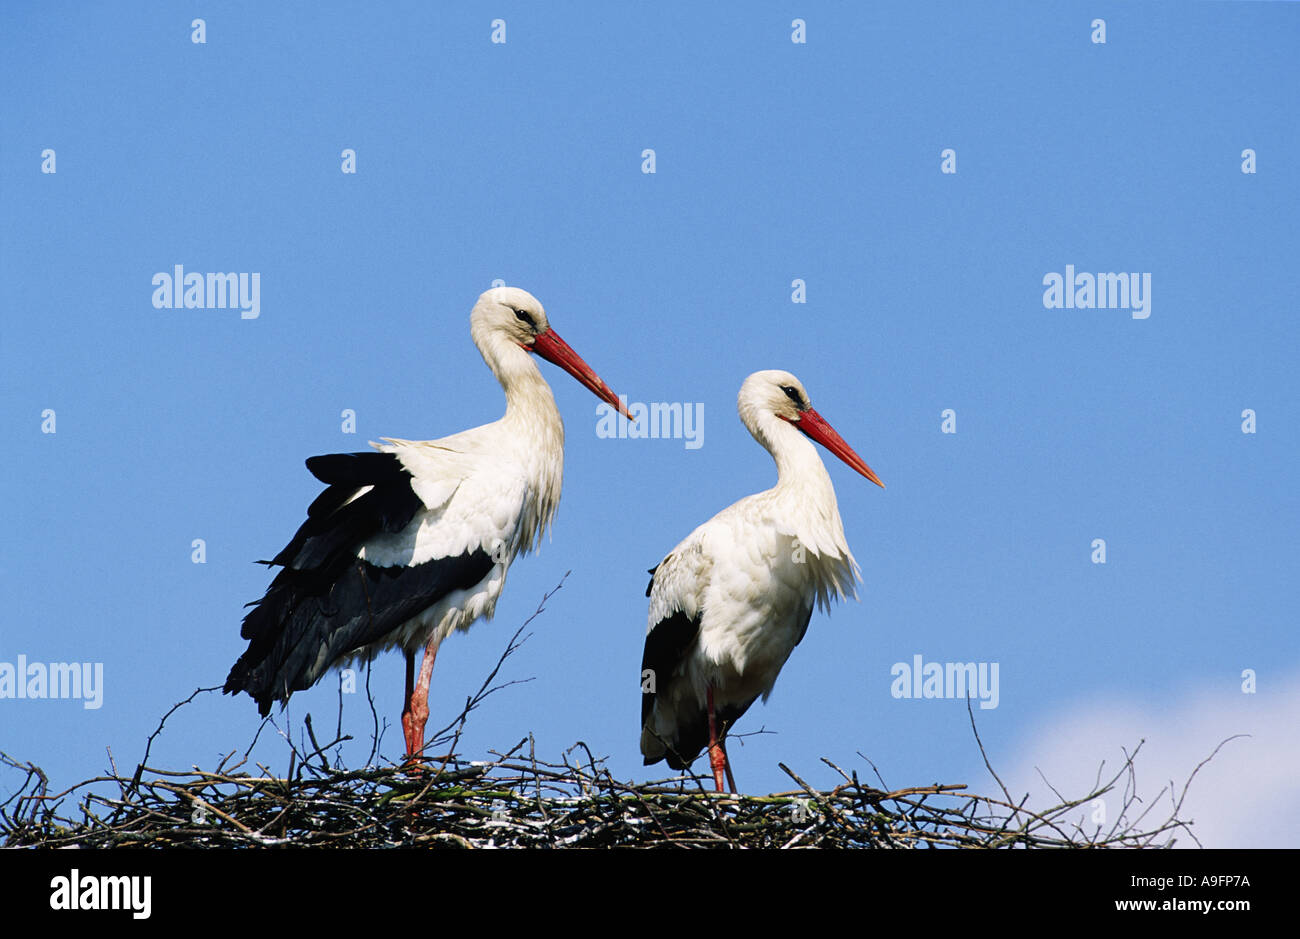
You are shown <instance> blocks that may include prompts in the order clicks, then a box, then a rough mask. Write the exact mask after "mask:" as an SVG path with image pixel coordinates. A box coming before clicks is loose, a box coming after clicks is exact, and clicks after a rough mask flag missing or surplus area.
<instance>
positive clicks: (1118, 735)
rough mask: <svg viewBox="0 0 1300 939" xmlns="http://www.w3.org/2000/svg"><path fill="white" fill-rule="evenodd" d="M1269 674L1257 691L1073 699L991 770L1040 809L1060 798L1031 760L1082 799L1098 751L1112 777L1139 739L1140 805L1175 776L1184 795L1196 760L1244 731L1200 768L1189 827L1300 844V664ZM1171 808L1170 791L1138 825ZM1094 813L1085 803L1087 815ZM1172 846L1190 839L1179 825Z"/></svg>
mask: <svg viewBox="0 0 1300 939" xmlns="http://www.w3.org/2000/svg"><path fill="white" fill-rule="evenodd" d="M1271 677H1272V676H1270V675H1269V673H1267V672H1264V673H1263V674H1262V675H1261V678H1260V680H1259V687H1258V691H1257V693H1255V694H1243V693H1241V692H1240V690H1236V689H1235V688H1234V689H1224V690H1222V691H1215V692H1205V691H1203V690H1201V691H1196V692H1187V693H1183V694H1180V695H1178V696H1176V697H1174V698H1172V699H1171V700H1167V701H1161V700H1158V699H1153V698H1150V697H1146V698H1142V699H1138V698H1134V699H1133V700H1128V701H1123V700H1116V699H1115V698H1113V697H1111V698H1107V699H1105V700H1100V701H1095V702H1093V703H1091V704H1088V705H1082V706H1076V707H1074V708H1072V709H1071V710H1069V711H1066V712H1064V713H1061V714H1058V715H1056V716H1055V717H1052V718H1049V719H1047V721H1045V723H1044V724H1043V725H1042V726H1041V727H1040V728H1039V729H1038V730H1037V731H1035V732H1034V733H1033V734H1032V735H1031V737H1030V739H1029V740H1028V742H1027V743H1025V744H1024V745H1022V746H1020V747H1018V748H1017V749H1015V750H1014V751H1013V752H1014V756H1013V757H1012V758H1011V759H1010V760H1006V758H1005V757H1004V758H1003V762H1001V766H1005V767H1007V769H1006V771H1004V770H1003V769H1002V768H1001V767H1000V766H999V762H994V764H993V765H994V769H996V770H998V775H999V776H1001V777H1002V780H1003V782H1005V783H1006V785H1007V788H1008V789H1009V790H1010V791H1011V793H1012V795H1013V796H1014V797H1017V798H1019V796H1021V795H1023V794H1024V793H1025V792H1029V793H1031V797H1030V803H1029V805H1030V806H1031V807H1034V806H1037V807H1040V808H1041V807H1046V806H1050V805H1055V804H1057V802H1059V800H1058V799H1056V798H1055V797H1054V796H1053V794H1052V792H1051V790H1050V789H1049V788H1048V787H1047V786H1046V784H1045V783H1044V782H1043V780H1042V777H1040V776H1039V774H1038V772H1037V771H1036V769H1035V767H1037V769H1041V770H1042V772H1043V774H1044V775H1045V776H1046V777H1047V779H1048V781H1049V782H1051V784H1052V786H1054V787H1055V788H1056V789H1057V790H1058V791H1060V793H1061V794H1062V795H1064V796H1067V797H1069V798H1072V799H1073V798H1078V797H1080V796H1082V795H1084V794H1086V793H1088V792H1090V791H1091V788H1092V786H1093V783H1094V781H1095V779H1096V776H1097V767H1098V766H1099V765H1100V763H1101V762H1102V761H1103V760H1105V762H1106V768H1105V771H1104V773H1103V779H1109V778H1110V777H1111V776H1112V775H1114V773H1115V771H1116V770H1118V769H1119V768H1120V767H1121V766H1122V765H1123V762H1124V754H1123V752H1122V751H1121V748H1125V749H1127V750H1128V752H1129V753H1132V752H1133V749H1134V747H1136V746H1137V744H1138V741H1140V740H1143V739H1145V741H1146V743H1145V744H1143V746H1142V750H1141V752H1140V753H1139V754H1138V756H1137V759H1136V760H1135V761H1134V767H1135V769H1136V782H1137V785H1136V792H1137V794H1138V795H1139V796H1140V797H1141V798H1142V799H1143V800H1145V801H1144V805H1143V807H1145V806H1146V805H1149V804H1150V803H1151V801H1152V800H1153V799H1155V797H1156V795H1157V793H1159V791H1160V789H1161V787H1163V786H1167V785H1168V784H1169V783H1170V782H1171V781H1172V783H1173V784H1174V787H1175V789H1174V791H1175V798H1176V797H1177V796H1178V795H1180V794H1181V793H1182V791H1183V785H1184V784H1185V783H1186V782H1187V779H1188V777H1189V776H1191V774H1192V771H1193V770H1195V769H1196V765H1197V764H1198V763H1200V762H1201V761H1202V760H1204V759H1205V758H1206V757H1208V756H1209V755H1210V754H1211V753H1212V752H1213V751H1214V748H1215V747H1216V746H1218V744H1219V743H1220V742H1221V741H1223V740H1224V739H1225V738H1228V737H1231V736H1233V735H1234V734H1249V735H1250V736H1249V737H1239V738H1237V739H1235V740H1231V741H1229V742H1228V743H1226V744H1224V746H1223V748H1222V749H1221V750H1220V751H1219V753H1218V755H1217V756H1216V757H1215V758H1214V759H1213V760H1211V761H1210V762H1209V763H1207V764H1206V765H1205V766H1203V767H1201V770H1200V772H1198V773H1197V774H1196V778H1195V779H1194V780H1193V781H1192V784H1191V788H1190V789H1188V791H1187V796H1186V799H1185V800H1184V802H1183V807H1182V811H1181V812H1180V813H1179V814H1180V817H1181V818H1183V819H1184V820H1191V821H1194V822H1195V824H1194V825H1193V826H1192V829H1191V830H1192V832H1193V833H1194V834H1195V835H1196V837H1197V839H1199V841H1200V842H1201V844H1202V845H1203V846H1205V847H1207V848H1264V847H1272V848H1282V847H1289V848H1294V847H1297V846H1300V673H1293V674H1290V675H1286V676H1282V677H1281V678H1273V680H1272V686H1271V687H1270V678H1271ZM986 743H987V741H986ZM990 758H991V759H993V757H992V755H991V756H990ZM1122 782H1123V780H1121V781H1120V783H1117V784H1116V789H1115V790H1112V792H1111V793H1109V794H1108V795H1107V796H1106V806H1105V808H1106V812H1107V814H1108V816H1109V820H1110V822H1113V821H1114V813H1115V812H1116V811H1118V810H1119V808H1120V804H1121V799H1122V796H1121V790H1122ZM1171 808H1172V805H1171V803H1170V801H1169V794H1168V792H1166V793H1165V794H1164V795H1162V796H1161V797H1160V803H1159V804H1158V805H1157V806H1155V807H1154V808H1152V809H1151V811H1150V812H1149V813H1148V814H1147V816H1146V818H1145V819H1143V824H1142V826H1141V827H1142V828H1143V829H1144V830H1146V829H1149V828H1151V827H1154V825H1156V824H1159V823H1160V822H1161V821H1163V820H1165V819H1167V818H1168V817H1169V815H1170V809H1171ZM1141 811H1142V808H1138V809H1137V813H1140V812H1141ZM1090 813H1091V807H1089V808H1088V810H1087V811H1086V812H1084V817H1087V816H1088V815H1089V814H1090ZM1135 814H1136V813H1135ZM1085 827H1086V828H1087V830H1089V831H1090V830H1091V826H1085ZM1177 846H1179V847H1195V846H1196V843H1195V842H1194V841H1193V840H1192V839H1191V838H1190V837H1188V836H1187V835H1186V834H1184V833H1178V835H1177Z"/></svg>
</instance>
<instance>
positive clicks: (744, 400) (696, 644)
mask: <svg viewBox="0 0 1300 939" xmlns="http://www.w3.org/2000/svg"><path fill="white" fill-rule="evenodd" d="M737 404H738V407H739V410H740V419H741V421H743V422H744V424H745V426H746V427H747V428H749V432H750V433H751V434H753V435H754V439H755V440H757V441H758V442H759V443H761V444H762V445H763V446H764V447H766V448H767V451H768V452H769V453H771V454H772V457H773V459H775V460H776V469H777V482H776V485H775V486H773V487H772V488H771V489H768V490H767V491H765V492H760V493H756V494H755V495H752V496H748V497H746V498H744V499H741V500H740V501H739V502H737V503H735V504H734V505H731V506H729V507H728V508H726V509H723V510H722V511H721V512H719V513H718V514H717V515H715V516H713V518H711V519H709V521H707V522H705V523H704V524H703V525H701V526H700V527H699V528H697V529H695V531H693V532H691V534H690V535H689V536H688V537H687V538H686V540H685V541H683V542H682V543H681V544H679V545H678V546H677V547H676V548H674V549H673V550H672V553H670V554H669V555H668V556H667V557H666V558H664V559H663V560H662V561H660V562H659V564H658V565H657V566H656V567H654V568H653V569H652V570H651V571H650V575H651V577H650V585H649V586H648V587H647V588H646V596H647V597H649V598H650V618H649V624H648V626H647V629H646V640H645V654H644V656H643V657H642V659H641V691H642V697H641V753H642V754H643V755H644V757H645V764H646V765H647V766H649V765H651V764H653V763H657V762H659V761H660V760H667V761H668V765H669V766H670V767H672V768H673V769H676V770H680V769H685V768H686V767H687V766H688V765H689V764H690V763H691V761H692V760H694V759H695V758H696V757H697V756H698V755H699V753H700V750H701V749H703V748H704V747H705V746H707V747H708V750H709V763H710V766H711V767H712V769H713V780H714V784H715V786H716V787H717V790H718V791H719V792H722V791H723V782H722V779H723V773H724V772H725V773H726V774H727V777H728V779H731V768H730V766H729V765H728V764H727V753H726V735H727V731H728V730H730V729H731V727H732V725H733V724H734V723H735V722H736V720H738V719H739V718H740V716H741V715H742V714H744V713H745V711H746V710H747V709H748V708H749V706H750V705H751V704H753V703H754V701H755V699H757V698H758V696H759V695H762V696H763V699H764V700H767V696H768V695H769V694H771V693H772V686H773V685H774V684H776V676H777V674H778V673H779V672H780V671H781V666H783V665H784V664H785V661H786V659H788V658H789V657H790V653H791V652H792V651H793V650H794V647H795V646H797V645H798V644H799V642H800V641H801V640H802V639H803V637H804V633H805V632H806V631H807V630H808V621H809V620H810V619H811V618H812V612H813V606H814V604H817V605H820V606H821V607H822V608H823V609H825V608H826V607H827V606H828V605H829V603H830V599H831V597H832V596H838V597H843V596H845V595H846V594H854V595H856V592H855V590H854V580H855V579H856V578H857V577H858V565H857V562H856V561H854V560H853V555H852V553H850V551H849V546H848V543H847V542H846V541H845V540H844V526H843V524H842V523H841V522H840V512H839V506H838V505H837V504H836V502H835V489H834V488H833V487H832V486H831V478H830V476H829V475H827V473H826V467H825V466H824V465H822V461H821V457H819V456H818V455H817V448H816V447H814V446H813V445H812V444H811V443H809V440H810V439H811V440H815V441H817V442H818V443H820V444H822V446H824V447H826V449H828V450H830V451H831V453H834V454H835V455H836V456H837V457H839V458H840V459H841V460H843V461H844V462H845V463H847V464H848V465H849V466H850V467H852V468H853V469H854V470H856V471H857V472H859V473H861V474H862V475H863V476H865V477H866V478H867V479H869V480H871V481H872V482H873V483H875V484H876V485H878V486H880V487H881V488H884V485H885V484H884V483H882V482H881V481H880V480H879V479H878V478H877V476H876V474H875V473H873V472H872V471H871V467H869V466H867V464H866V463H864V462H863V460H862V457H860V456H858V455H857V454H856V453H854V452H853V449H852V448H851V447H850V446H849V445H848V444H847V443H845V442H844V440H843V439H842V438H841V437H840V435H839V434H837V433H836V432H835V430H834V429H833V428H832V427H831V426H830V425H829V424H828V423H826V421H825V420H823V419H822V417H821V415H819V414H818V413H817V412H816V411H814V410H813V408H812V405H811V404H810V403H809V401H808V394H807V392H805V391H804V388H803V385H801V384H800V383H799V379H797V378H795V377H794V376H793V375H791V374H790V373H789V372H782V371H765V372H755V373H754V374H753V375H750V376H749V377H748V378H746V379H745V383H744V384H743V385H741V386H740V396H739V400H738V402H737ZM731 788H732V791H733V792H734V791H735V781H734V779H731Z"/></svg>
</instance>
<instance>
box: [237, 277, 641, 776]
mask: <svg viewBox="0 0 1300 939" xmlns="http://www.w3.org/2000/svg"><path fill="white" fill-rule="evenodd" d="M470 334H471V335H472V337H473V339H474V344H475V345H476V346H478V350H479V352H480V353H482V355H483V360H484V361H485V362H486V363H487V365H488V368H490V369H491V370H492V373H493V374H494V375H496V377H497V380H498V381H499V382H501V387H502V388H503V389H505V394H506V413H505V416H504V417H502V418H501V419H500V420H498V421H495V422H493V423H491V424H485V425H483V426H482V427H475V428H472V429H470V430H465V431H462V432H460V433H458V434H453V435H451V436H450V437H443V438H442V439H441V440H398V439H394V438H389V437H385V438H383V439H384V440H385V441H386V442H385V443H382V444H375V443H372V444H371V446H372V447H374V448H375V449H376V450H377V451H378V452H377V453H370V452H365V453H338V454H331V455H327V456H316V457H312V458H311V459H309V460H307V469H308V470H310V471H311V473H312V475H314V476H315V477H316V478H317V479H319V480H320V481H321V482H323V483H326V484H327V486H328V488H326V489H325V491H324V492H322V493H321V494H320V495H319V496H318V497H317V498H316V501H314V502H313V503H312V504H311V506H310V507H309V508H308V509H307V521H305V522H304V523H303V524H302V527H301V528H299V529H298V533H297V534H296V535H294V537H293V540H292V541H290V542H289V544H288V545H287V546H286V547H285V549H284V550H283V551H281V552H280V553H279V554H277V555H276V556H275V558H274V559H273V560H271V561H264V562H262V563H265V564H268V565H278V566H280V567H281V568H282V570H281V571H280V572H279V573H278V574H276V576H275V579H274V580H272V582H271V585H270V587H269V588H267V591H266V596H264V597H263V598H262V599H261V600H259V601H257V602H256V603H252V604H249V605H250V606H252V607H253V609H252V610H251V611H250V612H249V613H248V615H247V616H246V617H245V618H244V624H243V628H242V629H241V630H240V635H241V636H242V637H243V638H244V639H247V640H249V644H248V650H247V651H246V652H244V654H243V655H241V656H240V657H239V660H238V661H237V662H236V663H235V664H234V667H233V668H231V670H230V675H229V677H228V678H227V679H226V684H225V689H224V690H225V691H226V693H228V694H237V693H238V692H240V691H247V692H248V693H249V694H250V695H251V696H252V697H253V699H254V700H255V701H256V702H257V707H258V711H259V712H260V713H261V714H262V716H263V717H265V716H266V715H267V714H268V713H269V712H270V710H271V703H272V702H273V701H276V700H279V701H281V702H282V703H283V702H287V701H288V700H289V696H290V695H291V694H292V693H293V692H295V691H299V690H302V689H304V688H308V687H310V686H311V685H313V684H315V682H316V681H317V680H319V679H320V678H321V676H322V675H324V674H325V673H326V672H327V671H328V670H329V669H330V668H331V667H333V666H336V665H343V664H346V663H347V662H349V661H352V660H362V661H368V660H369V659H370V658H371V657H373V656H374V655H375V654H377V653H378V652H380V651H382V650H384V649H389V648H392V647H395V646H396V647H399V648H401V649H402V650H403V651H404V652H405V653H406V693H405V696H404V699H403V710H402V729H403V732H404V736H405V738H406V753H407V755H408V756H409V757H411V758H416V757H418V756H419V754H420V753H421V751H422V750H423V748H424V725H425V721H426V720H427V719H428V716H429V707H428V697H429V680H430V678H431V676H432V674H433V664H434V661H435V659H436V657H437V654H438V646H439V644H440V643H441V642H442V641H443V640H444V639H445V638H446V637H447V636H449V635H450V634H451V633H452V632H454V631H455V630H458V629H462V630H463V629H468V628H469V627H470V625H471V624H472V623H473V622H474V621H475V620H477V619H479V618H480V617H491V616H492V612H493V610H494V608H495V607H496V602H497V597H498V596H499V595H500V593H501V588H502V585H503V584H504V583H505V578H506V570H507V569H508V568H509V566H510V562H511V561H512V560H513V559H514V557H515V555H516V554H518V553H520V552H527V551H529V550H530V549H532V548H533V547H535V546H536V544H537V543H538V542H539V541H540V539H541V536H542V533H543V532H544V531H545V530H546V529H547V528H548V527H549V526H550V524H551V519H552V517H553V516H554V515H555V510H556V508H557V506H558V505H559V501H560V481H561V477H562V474H563V470H564V425H563V423H562V422H561V420H560V412H559V411H558V410H557V409H556V406H555V398H554V397H553V396H552V394H551V389H550V386H549V385H547V383H546V380H545V379H543V378H542V375H541V372H540V371H538V369H537V366H536V364H534V362H533V360H532V357H531V356H530V355H529V353H531V352H535V353H537V354H538V355H540V356H541V357H542V358H544V359H546V360H548V361H550V362H553V363H555V364H556V365H558V366H560V368H562V369H564V370H565V371H566V372H568V373H569V374H570V375H572V376H573V377H574V378H576V379H577V380H578V381H580V382H582V384H584V385H586V386H587V387H588V388H590V389H591V390H592V391H593V392H595V394H596V395H597V396H598V397H599V398H601V399H602V400H604V401H606V402H608V403H609V404H611V405H613V406H614V407H616V408H619V409H620V410H624V409H623V406H622V404H621V403H620V401H619V399H618V396H617V395H615V394H614V392H613V391H611V390H610V388H609V387H608V386H607V385H606V384H605V383H604V382H603V381H601V380H600V378H599V377H597V375H596V373H595V372H594V371H593V370H592V369H591V367H590V366H589V365H587V363H586V362H584V361H583V360H582V359H581V358H580V357H579V356H578V354H577V353H576V352H574V351H573V350H572V349H571V348H569V346H568V344H567V343H565V342H564V340H562V339H561V338H560V337H559V336H558V335H557V334H556V332H555V330H553V329H551V327H550V324H549V322H548V321H547V319H546V312H545V311H544V310H543V309H542V305H541V304H540V303H539V302H538V301H537V299H536V298H535V297H533V296H532V294H530V293H528V292H527V291H524V290H519V289H518V288H514V287H497V288H495V289H492V290H489V291H487V292H486V293H484V294H483V295H482V296H480V297H479V298H478V302H477V303H476V304H475V305H474V309H473V311H472V312H471V313H470ZM447 394H448V395H450V396H451V398H452V399H454V398H455V397H457V396H458V395H459V394H460V392H459V391H457V390H456V389H448V390H447ZM624 413H626V411H625V410H624ZM629 416H630V415H629ZM421 647H423V648H424V661H423V662H422V664H421V666H420V677H419V682H418V683H416V682H415V681H414V672H415V653H416V651H417V650H418V649H419V648H421Z"/></svg>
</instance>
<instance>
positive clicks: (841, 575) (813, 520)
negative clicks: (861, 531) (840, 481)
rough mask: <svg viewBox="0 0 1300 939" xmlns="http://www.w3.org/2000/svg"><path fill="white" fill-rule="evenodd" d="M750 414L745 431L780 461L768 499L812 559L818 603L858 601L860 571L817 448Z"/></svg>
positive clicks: (773, 420) (766, 417) (795, 432)
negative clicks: (837, 598) (856, 585)
mask: <svg viewBox="0 0 1300 939" xmlns="http://www.w3.org/2000/svg"><path fill="white" fill-rule="evenodd" d="M751 414H752V420H745V426H746V427H748V428H749V431H750V433H752V434H753V435H754V439H755V440H757V441H758V442H759V443H761V444H762V445H763V446H764V447H765V448H766V449H767V451H768V452H769V453H770V454H772V459H773V460H775V461H776V473H777V480H776V485H775V486H773V487H772V488H771V489H769V490H768V491H767V493H766V494H765V495H766V496H767V497H768V500H769V504H770V505H771V507H772V509H771V510H772V511H773V513H774V514H775V515H776V516H777V517H778V518H779V519H780V523H781V524H782V525H783V526H784V527H785V528H786V529H787V530H789V531H790V532H791V533H793V534H794V535H795V537H797V538H798V539H799V541H800V542H801V543H802V544H803V545H804V546H805V547H806V548H807V549H808V550H809V551H810V552H812V554H813V559H812V560H811V561H810V569H811V571H812V572H813V574H814V576H815V577H816V580H817V583H818V589H817V593H818V602H819V603H820V604H822V605H825V604H826V603H827V602H828V600H829V597H830V595H831V594H839V595H841V596H845V595H855V594H856V591H855V590H854V586H853V585H854V581H855V579H856V578H857V576H858V565H857V562H856V561H855V560H854V558H853V553H852V552H851V551H849V545H848V540H847V539H846V538H845V537H844V523H843V522H842V521H841V520H840V507H839V503H838V502H836V500H835V487H834V486H833V485H831V477H830V474H829V473H828V472H826V464H824V463H823V462H822V458H821V455H820V454H819V453H818V452H817V447H816V445H815V444H814V443H813V442H812V441H811V440H809V439H808V438H807V437H805V436H804V435H803V433H802V432H801V431H800V430H799V429H798V428H796V427H795V426H794V425H793V424H791V423H789V422H788V421H783V420H781V418H779V417H777V416H776V415H775V414H773V413H772V412H771V411H765V410H759V411H756V412H751ZM742 419H744V414H743V412H742Z"/></svg>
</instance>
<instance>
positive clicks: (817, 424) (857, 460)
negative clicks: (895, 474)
mask: <svg viewBox="0 0 1300 939" xmlns="http://www.w3.org/2000/svg"><path fill="white" fill-rule="evenodd" d="M790 423H792V424H794V426H795V427H798V428H799V429H800V430H801V431H803V433H804V436H806V437H808V438H809V439H811V440H815V441H817V442H818V443H819V444H821V445H822V446H823V447H825V448H826V449H827V450H829V451H831V453H834V454H835V455H836V456H837V457H839V458H840V459H841V460H843V461H844V462H845V463H847V464H848V465H849V466H851V467H853V469H855V470H857V471H858V472H859V473H861V474H862V475H863V476H865V477H867V479H869V480H871V481H872V482H873V483H875V484H876V485H877V486H879V487H880V488H881V489H884V488H885V484H884V483H882V482H881V481H880V477H879V476H877V475H876V474H875V473H874V472H872V469H871V467H870V466H868V465H867V463H866V461H865V460H863V459H862V457H860V456H858V455H857V454H856V453H854V452H853V448H852V447H850V446H849V445H848V444H847V443H845V442H844V438H843V437H841V436H840V435H839V434H837V433H836V432H835V428H834V427H832V426H831V425H830V424H828V423H826V420H825V418H823V417H822V416H821V415H820V414H818V413H817V412H816V411H814V410H813V409H812V408H809V409H808V410H806V411H800V412H799V420H797V421H791V422H790Z"/></svg>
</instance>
